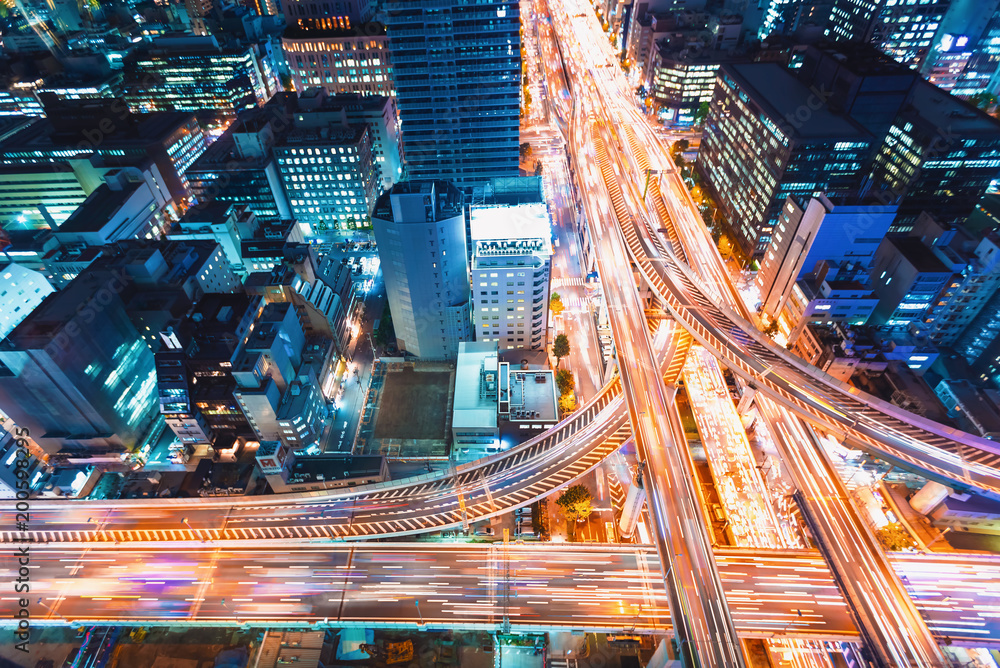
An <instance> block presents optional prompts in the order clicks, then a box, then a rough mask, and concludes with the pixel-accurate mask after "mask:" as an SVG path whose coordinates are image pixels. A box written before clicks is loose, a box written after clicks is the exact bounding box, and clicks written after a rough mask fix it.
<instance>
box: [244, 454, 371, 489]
mask: <svg viewBox="0 0 1000 668" xmlns="http://www.w3.org/2000/svg"><path fill="white" fill-rule="evenodd" d="M259 456H260V455H259V454H258V457H259ZM381 472H382V457H381V456H367V455H362V456H357V455H333V454H331V455H312V456H299V457H296V458H295V462H294V463H293V464H292V465H291V467H290V468H289V469H288V484H289V485H299V484H302V483H311V482H324V481H327V480H350V479H352V478H368V477H373V476H378V475H380V474H381Z"/></svg>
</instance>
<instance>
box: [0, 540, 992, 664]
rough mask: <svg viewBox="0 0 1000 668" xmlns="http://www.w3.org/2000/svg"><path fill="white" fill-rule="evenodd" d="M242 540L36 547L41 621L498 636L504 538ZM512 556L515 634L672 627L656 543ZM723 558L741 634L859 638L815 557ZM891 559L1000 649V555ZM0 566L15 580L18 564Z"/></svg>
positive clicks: (738, 553)
mask: <svg viewBox="0 0 1000 668" xmlns="http://www.w3.org/2000/svg"><path fill="white" fill-rule="evenodd" d="M241 545H242V547H232V548H227V549H225V550H219V549H217V548H216V547H213V546H205V545H203V544H201V543H199V542H188V543H177V544H173V545H171V546H167V547H157V548H154V547H141V546H134V545H128V546H122V547H120V548H114V546H103V547H96V548H92V549H89V550H88V549H87V548H86V547H84V546H63V545H60V546H57V545H49V546H35V547H33V548H32V555H33V557H32V564H33V565H34V568H33V569H32V574H31V578H32V591H31V601H30V602H31V604H32V606H31V607H32V615H33V616H32V620H31V623H32V625H33V626H41V625H47V624H51V625H74V626H75V625H99V624H142V625H184V624H192V625H212V624H215V625H230V626H231V625H234V624H247V625H253V626H270V627H302V626H306V625H314V626H318V627H323V626H326V625H329V626H331V627H332V626H338V627H344V626H352V625H353V626H366V627H369V628H371V627H410V628H416V627H421V626H422V628H427V629H431V628H442V627H445V626H447V627H448V628H478V629H489V630H495V629H497V628H499V625H500V623H501V621H502V619H501V618H502V605H501V602H500V600H499V598H498V597H499V593H500V591H501V590H502V588H503V586H504V573H505V569H504V567H503V566H504V564H503V561H502V550H501V549H500V546H499V544H496V543H494V544H468V543H464V544H463V543H437V542H418V543H372V542H365V543H357V544H329V543H328V544H326V545H308V544H303V543H297V544H295V545H294V546H286V548H285V549H281V550H276V549H274V548H273V547H253V546H248V545H247V544H246V543H245V542H244V543H242V544H241ZM509 558H510V573H511V576H510V583H509V584H510V591H511V606H510V609H509V613H510V619H511V623H512V627H513V628H514V629H515V630H518V631H528V630H549V631H551V630H558V629H585V630H590V631H601V632H614V631H618V632H621V631H622V630H631V629H632V628H633V627H634V628H635V631H636V632H637V633H651V632H663V631H665V630H669V629H670V621H669V617H670V616H669V611H668V606H667V599H666V594H665V591H664V589H663V585H662V579H661V575H660V562H659V559H658V558H657V556H656V552H655V550H654V549H653V548H652V547H651V546H643V545H630V546H625V545H565V544H564V545H559V544H551V543H537V544H525V545H512V546H511V547H510V549H509ZM716 558H717V561H718V565H719V575H720V579H721V582H722V584H723V587H724V589H725V592H726V597H727V599H728V601H729V606H730V608H731V610H732V613H733V619H734V623H735V625H736V628H737V632H738V633H739V635H740V637H741V638H751V637H756V638H800V639H813V640H840V641H848V642H858V639H859V638H858V634H857V631H856V629H855V627H854V625H853V624H852V622H851V619H850V615H849V614H848V611H847V606H846V605H845V603H844V600H843V598H842V597H841V595H840V593H839V591H838V589H837V586H836V584H835V582H834V580H833V578H832V576H831V574H830V571H829V569H828V568H827V566H826V564H825V562H824V560H823V558H822V557H821V556H820V555H819V553H817V552H815V551H809V550H790V551H766V550H738V549H720V550H717V552H716ZM890 560H891V563H892V565H893V567H894V568H895V569H896V572H897V573H899V575H900V576H901V577H902V578H903V580H904V582H906V583H907V588H908V590H909V591H910V594H911V596H912V597H913V599H914V601H916V603H917V606H918V608H919V610H920V612H921V614H922V615H924V616H925V617H926V619H927V623H928V625H929V626H930V628H931V629H932V631H933V632H934V633H935V635H936V636H937V637H938V638H940V639H941V640H942V641H944V639H945V638H947V639H948V640H949V641H950V642H952V643H954V644H956V645H966V646H977V647H982V646H993V647H1000V640H998V639H1000V557H993V556H989V557H987V556H973V555H924V554H893V555H890ZM0 574H2V575H3V576H4V577H6V578H8V579H9V580H11V579H13V578H14V577H15V574H14V571H13V570H12V568H11V564H10V562H9V561H7V560H5V561H3V562H2V563H0ZM417 601H419V612H418V609H417V606H416V605H415V602H417ZM16 608H17V601H16V598H15V596H14V593H13V592H12V591H11V592H5V593H3V595H2V596H0V617H2V621H0V626H3V625H6V626H8V627H9V626H10V625H11V623H12V620H13V619H14V617H13V615H14V612H15V610H16ZM799 613H801V615H800V614H799ZM421 615H422V617H423V620H424V624H423V625H421V624H420V617H421Z"/></svg>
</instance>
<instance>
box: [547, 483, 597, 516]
mask: <svg viewBox="0 0 1000 668" xmlns="http://www.w3.org/2000/svg"><path fill="white" fill-rule="evenodd" d="M556 505H557V506H559V509H560V510H561V511H562V514H563V516H564V517H565V518H566V519H567V520H570V521H577V520H585V519H587V518H588V517H590V514H591V513H592V512H594V506H593V497H592V496H591V494H590V490H589V489H587V488H586V487H584V486H583V485H573V486H572V487H570V488H569V489H567V490H566V491H565V492H563V493H562V494H561V495H560V496H559V498H558V499H556Z"/></svg>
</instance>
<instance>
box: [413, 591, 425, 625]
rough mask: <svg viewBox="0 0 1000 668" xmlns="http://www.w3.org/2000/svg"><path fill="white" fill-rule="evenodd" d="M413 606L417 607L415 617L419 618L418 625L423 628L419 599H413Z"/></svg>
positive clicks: (422, 615)
mask: <svg viewBox="0 0 1000 668" xmlns="http://www.w3.org/2000/svg"><path fill="white" fill-rule="evenodd" d="M413 605H415V606H417V615H418V616H419V617H420V625H421V626H423V625H424V614H423V613H422V612H420V599H419V598H415V599H413Z"/></svg>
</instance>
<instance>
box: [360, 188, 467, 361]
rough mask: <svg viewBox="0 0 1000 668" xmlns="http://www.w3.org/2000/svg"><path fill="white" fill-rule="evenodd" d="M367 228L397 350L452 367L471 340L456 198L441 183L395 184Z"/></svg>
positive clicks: (461, 210) (462, 227)
mask: <svg viewBox="0 0 1000 668" xmlns="http://www.w3.org/2000/svg"><path fill="white" fill-rule="evenodd" d="M372 225H373V227H374V228H375V240H376V241H377V242H378V251H379V257H380V258H381V260H382V275H383V277H384V279H385V291H386V296H387V297H388V298H389V308H390V311H391V313H392V324H393V326H394V327H395V329H396V342H397V344H398V345H399V348H400V349H401V350H405V351H406V352H409V353H412V354H413V355H416V356H418V357H422V358H427V359H454V358H455V357H456V356H457V355H458V344H459V342H461V341H466V340H469V339H470V338H471V331H470V330H471V318H470V315H469V296H470V295H469V265H468V259H467V256H466V251H465V207H464V205H463V204H462V193H460V192H459V191H458V190H457V189H456V188H455V187H454V186H452V185H451V184H449V183H447V182H444V181H405V182H403V183H397V184H396V185H395V186H393V188H392V190H391V191H389V192H388V193H385V194H384V195H382V196H381V197H380V198H379V199H378V201H377V202H376V203H375V210H374V212H373V213H372Z"/></svg>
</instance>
